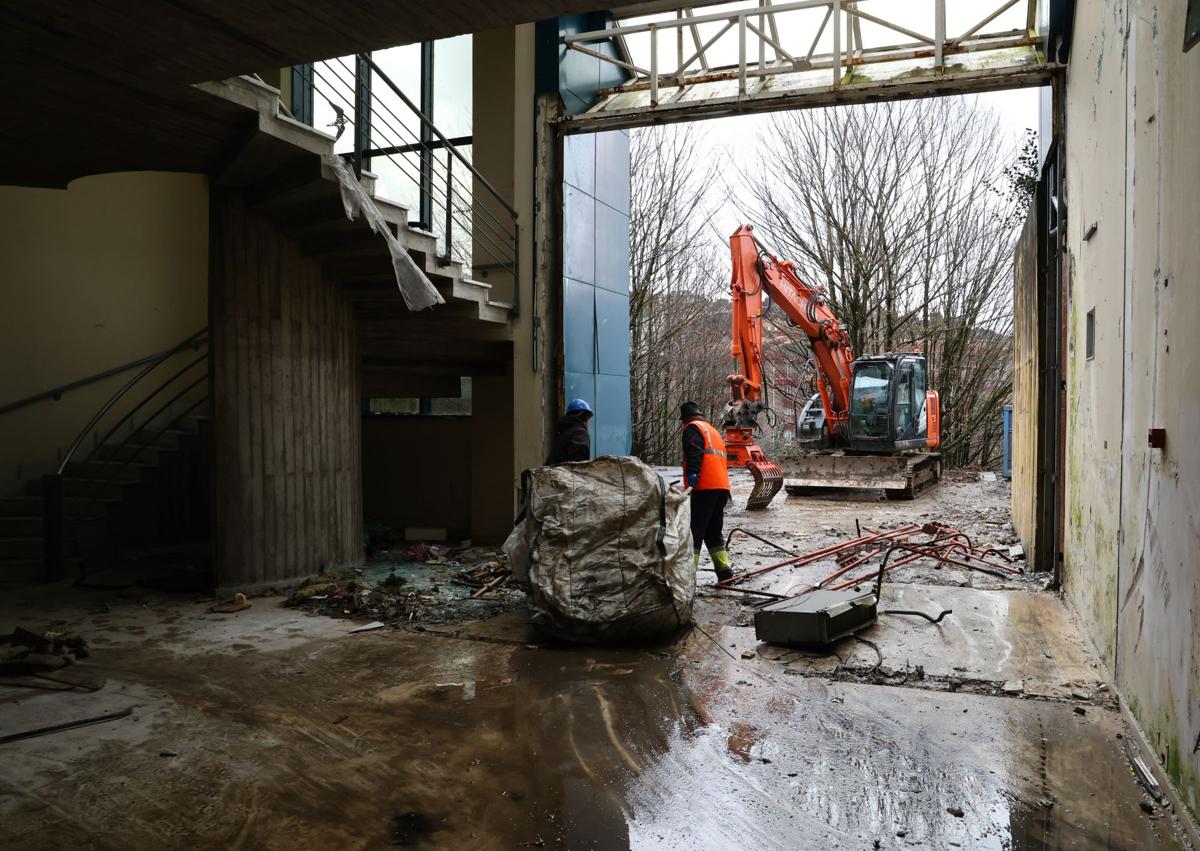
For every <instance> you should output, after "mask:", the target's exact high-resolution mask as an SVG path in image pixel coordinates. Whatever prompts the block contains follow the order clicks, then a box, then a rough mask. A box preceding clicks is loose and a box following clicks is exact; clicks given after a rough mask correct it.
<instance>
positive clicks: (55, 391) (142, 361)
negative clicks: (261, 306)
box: [0, 328, 208, 415]
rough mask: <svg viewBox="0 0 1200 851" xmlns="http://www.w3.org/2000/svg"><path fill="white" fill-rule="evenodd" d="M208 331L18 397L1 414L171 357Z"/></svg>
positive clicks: (55, 398) (1, 408) (54, 397)
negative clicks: (153, 351) (135, 358)
mask: <svg viewBox="0 0 1200 851" xmlns="http://www.w3.org/2000/svg"><path fill="white" fill-rule="evenodd" d="M207 333H208V329H207V328H205V329H203V330H201V331H198V332H197V333H195V334H193V335H192V336H190V337H188V338H187V339H186V340H184V341H183V342H182V343H179V344H177V345H175V346H172V347H171V348H169V349H166V350H164V351H161V352H156V353H155V354H152V355H146V356H145V357H143V358H138V359H137V360H131V361H129V363H123V364H121V365H120V366H114V367H111V368H110V369H106V370H104V371H103V372H97V373H95V374H94V375H89V376H87V377H86V378H80V379H77V380H75V381H69V382H67V383H66V384H60V385H59V386H58V387H54V388H52V389H50V390H44V391H42V392H41V393H35V394H34V395H32V396H26V397H25V398H24V399H18V400H17V401H15V402H9V403H8V404H7V405H0V415H3V414H7V413H11V412H12V411H16V410H20V409H21V408H25V407H28V406H29V405H32V404H34V403H35V402H41V401H43V400H45V399H53V400H54V401H56V402H57V401H58V400H59V399H61V398H62V397H63V396H64V395H65V394H67V393H70V392H71V391H72V390H78V389H79V388H80V387H87V386H88V385H89V384H95V383H96V382H97V381H103V380H104V379H106V378H112V377H113V376H114V375H120V374H121V373H123V372H129V370H131V369H137V368H138V367H139V366H145V365H146V364H148V363H153V362H155V361H158V360H159V359H160V358H163V357H169V356H170V355H173V354H175V353H176V352H178V351H180V350H182V349H186V348H187V347H188V346H190V345H191V344H192V343H193V342H195V341H196V340H197V338H199V337H202V336H203V335H205V334H207Z"/></svg>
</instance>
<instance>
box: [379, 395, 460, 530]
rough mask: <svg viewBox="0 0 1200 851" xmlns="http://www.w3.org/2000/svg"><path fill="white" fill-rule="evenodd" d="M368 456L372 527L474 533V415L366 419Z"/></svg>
mask: <svg viewBox="0 0 1200 851" xmlns="http://www.w3.org/2000/svg"><path fill="white" fill-rule="evenodd" d="M431 450H432V451H431ZM362 454H363V519H364V520H365V521H366V522H367V523H368V524H371V523H383V524H385V525H388V526H392V527H394V528H395V529H396V531H397V532H399V533H403V531H404V529H405V528H406V527H410V526H420V527H425V528H429V527H433V528H444V529H446V530H447V531H448V532H449V534H450V537H451V539H457V538H461V537H464V536H467V535H469V534H470V527H471V499H470V494H471V417H363V418H362Z"/></svg>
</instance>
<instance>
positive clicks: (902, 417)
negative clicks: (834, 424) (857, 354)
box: [847, 353, 940, 453]
mask: <svg viewBox="0 0 1200 851" xmlns="http://www.w3.org/2000/svg"><path fill="white" fill-rule="evenodd" d="M852 366H853V370H854V377H853V379H852V381H851V390H850V434H849V439H848V443H847V448H848V449H850V450H852V451H855V452H876V453H884V452H900V451H903V450H906V449H932V448H935V447H936V446H937V445H938V443H939V442H940V435H939V434H938V432H939V425H940V422H939V420H940V417H939V411H938V394H937V391H935V390H930V389H929V387H928V382H927V380H926V371H925V358H924V356H923V355H918V354H911V353H897V354H886V355H872V356H870V357H861V358H858V359H857V360H856V361H854V363H853V365H852Z"/></svg>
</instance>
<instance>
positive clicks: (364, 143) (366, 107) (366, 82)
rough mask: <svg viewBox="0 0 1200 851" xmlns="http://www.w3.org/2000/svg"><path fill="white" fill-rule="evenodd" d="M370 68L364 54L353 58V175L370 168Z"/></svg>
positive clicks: (360, 173)
mask: <svg viewBox="0 0 1200 851" xmlns="http://www.w3.org/2000/svg"><path fill="white" fill-rule="evenodd" d="M370 148H371V66H370V64H369V60H368V59H367V57H366V55H365V54H362V53H359V54H357V55H356V56H355V58H354V154H353V157H352V158H353V160H354V175H355V176H356V177H359V178H361V177H362V173H363V171H364V170H369V169H370V168H371V158H370V157H368V156H366V154H365V153H364V152H365V151H368V150H370Z"/></svg>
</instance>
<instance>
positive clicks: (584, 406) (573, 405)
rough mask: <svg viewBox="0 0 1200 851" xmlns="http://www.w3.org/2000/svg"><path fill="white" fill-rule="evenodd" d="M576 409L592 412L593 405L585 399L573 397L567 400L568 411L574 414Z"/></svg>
mask: <svg viewBox="0 0 1200 851" xmlns="http://www.w3.org/2000/svg"><path fill="white" fill-rule="evenodd" d="M576 411H587V412H588V413H589V414H590V413H592V406H591V405H589V404H588V403H587V402H585V401H584V400H583V399H572V400H571V401H570V402H567V413H568V414H573V413H575V412H576Z"/></svg>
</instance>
